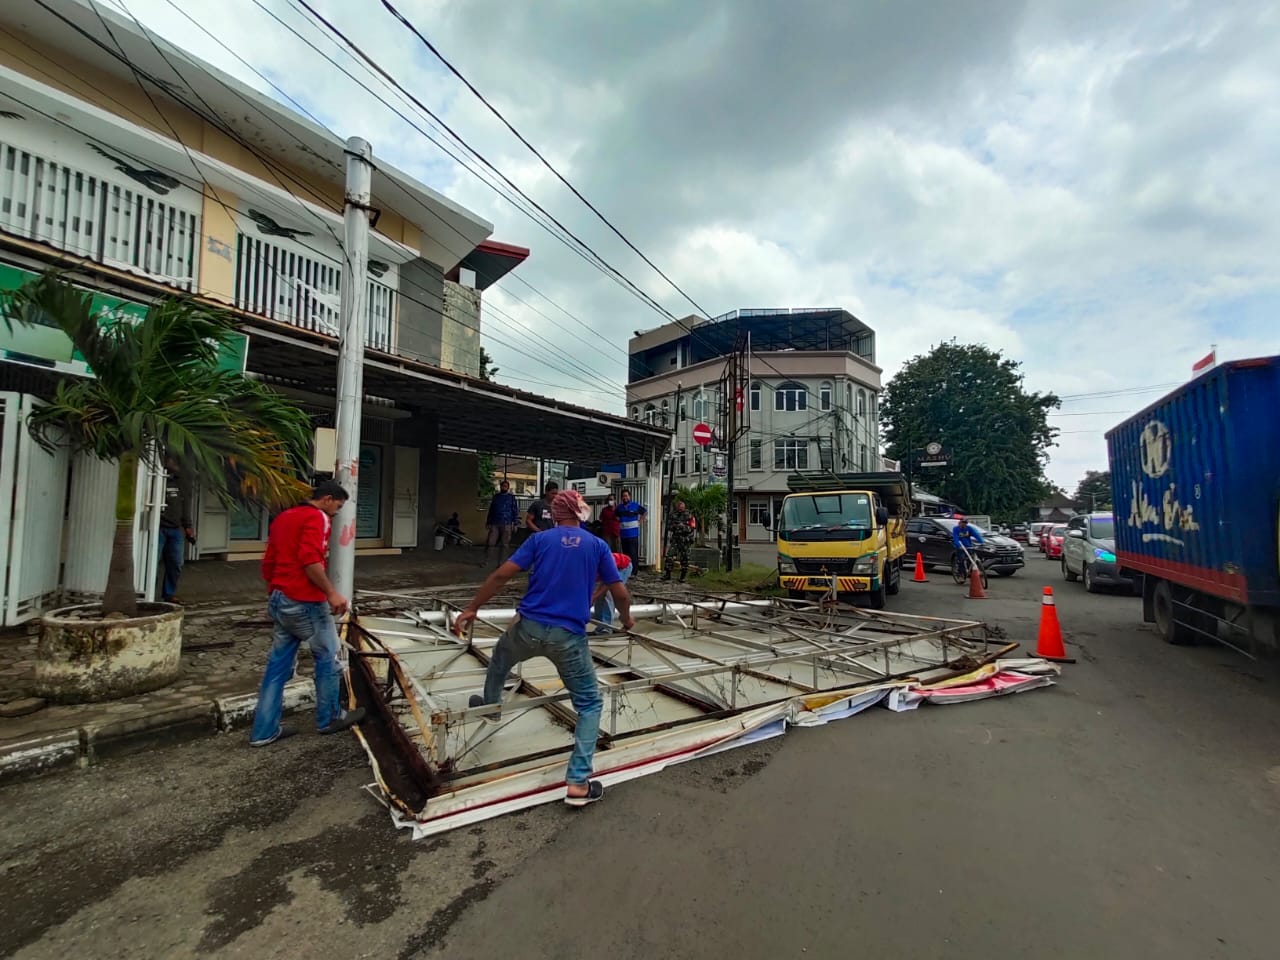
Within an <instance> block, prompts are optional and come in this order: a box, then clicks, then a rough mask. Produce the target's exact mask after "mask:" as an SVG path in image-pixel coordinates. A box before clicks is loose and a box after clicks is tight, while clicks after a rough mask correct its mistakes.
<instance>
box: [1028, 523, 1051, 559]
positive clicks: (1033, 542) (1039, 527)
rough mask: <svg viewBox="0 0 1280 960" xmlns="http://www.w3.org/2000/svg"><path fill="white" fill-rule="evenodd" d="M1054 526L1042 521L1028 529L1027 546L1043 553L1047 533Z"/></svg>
mask: <svg viewBox="0 0 1280 960" xmlns="http://www.w3.org/2000/svg"><path fill="white" fill-rule="evenodd" d="M1052 526H1053V524H1052V523H1047V522H1045V521H1040V522H1038V523H1033V524H1031V525H1030V526H1029V527H1027V545H1028V546H1034V547H1035V548H1036V549H1037V550H1039V551H1041V552H1043V551H1044V535H1045V532H1046V531H1047V530H1048V529H1049V528H1050V527H1052Z"/></svg>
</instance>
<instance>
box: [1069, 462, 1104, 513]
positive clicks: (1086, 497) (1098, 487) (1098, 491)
mask: <svg viewBox="0 0 1280 960" xmlns="http://www.w3.org/2000/svg"><path fill="white" fill-rule="evenodd" d="M1072 499H1073V500H1074V501H1075V504H1076V509H1077V510H1110V509H1111V471H1110V470H1086V471H1085V473H1084V478H1083V479H1082V480H1081V481H1080V482H1079V483H1078V484H1076V495H1075V496H1074V497H1072Z"/></svg>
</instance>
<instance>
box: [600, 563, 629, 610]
mask: <svg viewBox="0 0 1280 960" xmlns="http://www.w3.org/2000/svg"><path fill="white" fill-rule="evenodd" d="M635 568H636V565H635V564H634V563H632V564H628V565H627V567H626V569H625V570H619V571H618V576H620V577H621V578H622V581H621V582H622V583H626V582H627V581H628V580H630V579H631V571H632V570H634V569H635ZM617 612H618V608H617V607H615V606H614V604H613V597H611V596H610V595H609V588H608V587H605V590H604V596H603V597H601V598H600V599H599V600H597V601H596V609H595V611H594V612H593V614H592V615H593V616H594V617H595V619H597V620H599V621H600V622H602V623H607V624H612V623H613V615H614V614H615V613H617Z"/></svg>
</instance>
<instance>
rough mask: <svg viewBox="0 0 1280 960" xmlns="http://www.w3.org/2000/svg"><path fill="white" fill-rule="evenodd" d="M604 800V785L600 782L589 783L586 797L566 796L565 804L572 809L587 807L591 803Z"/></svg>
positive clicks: (589, 781) (591, 781)
mask: <svg viewBox="0 0 1280 960" xmlns="http://www.w3.org/2000/svg"><path fill="white" fill-rule="evenodd" d="M603 799H604V784H603V783H601V782H600V781H599V780H588V781H587V792H586V794H585V795H584V796H581V797H575V796H573V795H572V794H568V793H566V794H565V795H564V802H565V803H567V804H568V805H569V806H571V807H585V806H586V805H587V804H589V803H595V802H596V801H597V800H603Z"/></svg>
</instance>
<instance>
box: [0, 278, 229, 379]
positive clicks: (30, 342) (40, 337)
mask: <svg viewBox="0 0 1280 960" xmlns="http://www.w3.org/2000/svg"><path fill="white" fill-rule="evenodd" d="M37 276H38V274H35V273H32V272H31V271H30V270H22V269H19V268H18V267H12V266H10V265H9V264H7V263H0V294H3V293H5V292H7V291H9V290H16V289H18V287H20V286H22V285H23V284H24V283H27V282H28V281H29V280H34V279H35V278H36V277H37ZM86 289H87V288H86ZM90 292H92V291H90ZM93 308H94V310H96V311H97V312H98V316H99V317H100V318H101V320H102V322H103V323H105V322H107V321H108V320H113V319H116V318H117V317H132V318H133V319H135V320H141V319H142V318H143V317H144V316H146V313H147V308H146V306H144V305H143V304H140V303H134V302H133V301H130V300H121V299H119V298H118V297H112V296H109V295H107V294H105V293H94V294H93ZM0 350H2V351H4V355H5V356H6V357H8V358H9V359H21V358H30V359H33V360H37V361H39V360H52V361H55V362H62V363H80V364H83V363H84V357H82V356H80V354H79V353H77V352H76V350H75V348H74V347H73V346H72V345H71V340H70V338H68V337H67V335H66V334H65V333H63V332H62V331H61V330H59V329H58V328H57V327H43V326H34V327H23V326H17V325H15V326H14V328H13V330H12V331H10V330H8V329H7V328H6V327H5V325H4V324H3V323H0ZM248 352H249V338H248V337H247V336H245V335H244V334H242V333H237V334H236V335H235V336H234V337H232V338H231V339H230V340H229V341H228V342H227V343H226V344H224V345H223V346H222V348H221V349H220V350H219V351H218V369H219V370H233V371H235V372H237V373H243V372H244V366H245V360H246V359H247V358H248ZM85 369H86V370H88V367H87V366H86V367H85Z"/></svg>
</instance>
